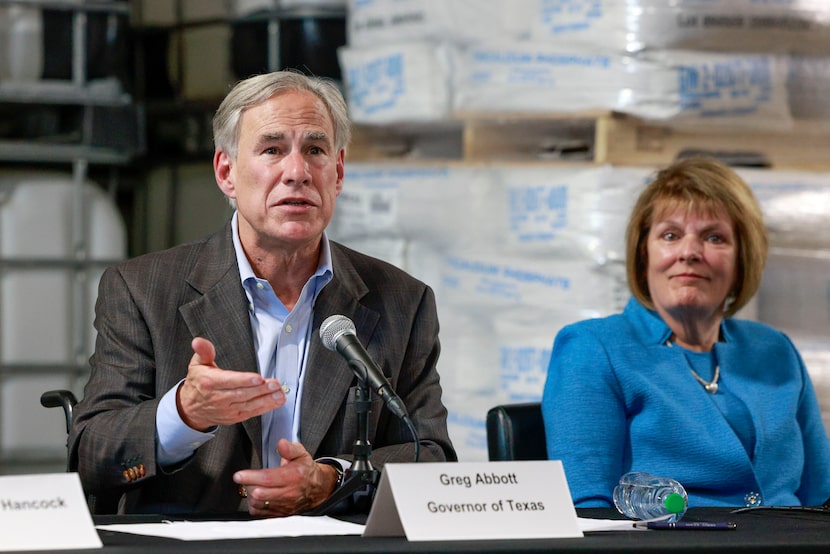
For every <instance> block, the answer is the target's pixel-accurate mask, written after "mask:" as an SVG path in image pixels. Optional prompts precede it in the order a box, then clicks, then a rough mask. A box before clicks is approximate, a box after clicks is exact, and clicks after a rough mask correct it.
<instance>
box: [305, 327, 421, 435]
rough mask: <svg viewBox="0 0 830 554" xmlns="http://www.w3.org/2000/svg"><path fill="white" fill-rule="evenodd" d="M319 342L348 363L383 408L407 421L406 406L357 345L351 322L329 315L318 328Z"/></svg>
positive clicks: (374, 364)
mask: <svg viewBox="0 0 830 554" xmlns="http://www.w3.org/2000/svg"><path fill="white" fill-rule="evenodd" d="M320 339H321V340H322V341H323V346H325V347H326V348H328V349H329V350H333V351H335V352H339V353H340V355H341V356H343V357H344V358H346V361H348V362H349V367H351V368H352V371H354V372H355V374H356V375H357V377H358V378H359V379H361V380H362V381H364V382H365V383H368V384H369V386H371V387H372V389H373V390H374V391H375V392H376V393H377V394H378V396H380V397H381V398H383V401H384V402H386V407H387V408H389V411H391V412H392V413H393V414H395V415H396V416H398V417H399V418H401V419H404V420H408V419H409V414H407V413H406V406H404V403H403V401H402V400H401V399H400V398H399V397H398V395H397V394H395V390H394V389H393V388H392V385H391V384H390V383H389V380H388V379H387V378H386V376H385V375H384V374H383V371H381V369H380V368H379V367H378V365H377V364H376V363H375V361H374V360H373V359H372V357H371V356H370V355H369V353H368V352H366V349H365V348H363V345H362V344H360V341H359V340H358V339H357V334H356V332H355V326H354V323H353V322H352V320H351V319H349V318H348V317H346V316H344V315H332V316H329V317H327V318H326V320H325V321H324V322H323V324H322V325H321V326H320Z"/></svg>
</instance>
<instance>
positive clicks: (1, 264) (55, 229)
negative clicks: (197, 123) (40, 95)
mask: <svg viewBox="0 0 830 554" xmlns="http://www.w3.org/2000/svg"><path fill="white" fill-rule="evenodd" d="M125 256H126V229H125V225H124V222H123V220H122V218H121V215H120V213H119V211H118V209H117V207H116V206H115V204H114V202H113V201H112V199H111V198H110V197H109V196H108V195H106V194H105V193H104V191H102V190H101V188H100V187H98V186H97V185H95V184H94V183H92V182H91V181H84V182H81V183H76V182H74V181H73V177H72V175H70V174H65V173H60V172H29V171H25V172H24V171H6V172H0V365H2V366H4V368H6V369H9V368H11V370H10V371H6V370H5V369H4V371H3V373H2V374H0V399H1V400H0V404H2V408H0V426H1V428H2V432H0V437H1V439H0V452H2V453H3V454H5V455H13V454H14V453H15V452H29V451H34V452H38V453H39V455H42V454H44V453H48V452H52V451H55V450H56V451H57V452H60V451H61V450H63V446H62V445H63V444H64V443H65V441H66V438H65V429H64V427H63V417H62V416H61V415H60V414H59V412H58V411H57V410H47V409H45V408H43V407H42V406H41V405H40V395H41V393H43V392H44V391H46V390H49V389H57V388H69V389H71V390H73V391H74V392H75V394H76V395H78V394H79V393H80V388H81V386H82V384H83V382H84V381H85V380H86V379H85V366H86V360H87V358H88V357H89V355H90V354H91V352H92V349H93V347H94V338H95V337H94V329H93V326H92V320H93V311H94V303H95V300H96V296H97V285H98V280H99V278H100V275H101V272H102V271H103V267H104V265H105V264H109V263H113V262H115V261H117V260H120V259H123V258H124V257H125ZM28 365H31V366H37V367H39V370H38V371H32V372H28V371H24V370H22V369H20V368H21V367H24V368H25V367H26V366H28ZM50 366H54V370H50V369H49V368H50ZM15 368H17V369H15Z"/></svg>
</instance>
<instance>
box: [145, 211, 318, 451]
mask: <svg viewBox="0 0 830 554" xmlns="http://www.w3.org/2000/svg"><path fill="white" fill-rule="evenodd" d="M237 217H238V215H237V214H236V213H234V215H233V218H232V220H231V227H232V229H233V246H234V250H235V251H236V261H237V265H238V267H239V275H240V278H241V281H242V287H243V288H244V290H245V295H246V296H247V299H248V314H249V316H250V319H251V329H252V330H253V339H254V348H255V349H256V357H257V365H258V370H259V373H260V374H261V375H262V376H263V377H265V378H276V379H277V380H279V382H280V383H281V384H282V386H283V392H285V398H286V402H285V405H284V406H282V407H281V408H278V409H276V410H272V411H270V412H268V413H265V414H263V415H262V452H263V460H262V463H263V467H279V465H280V456H279V454H277V451H276V449H277V442H279V439H280V438H287V439H288V440H291V441H297V438H298V436H299V417H297V416H298V414H299V413H300V403H301V400H302V388H303V375H304V373H305V365H306V359H307V353H308V345H309V340H310V338H311V328H312V320H313V316H314V302H315V300H316V299H317V295H318V294H319V293H320V291H321V290H323V287H325V286H326V285H327V284H328V283H329V282H330V281H331V279H332V276H333V270H332V263H331V250H330V248H329V241H328V237H327V236H326V235H325V233H324V234H323V238H322V252H321V256H320V262H319V264H318V267H317V270H316V271H315V272H314V275H312V276H311V277H310V278H309V280H308V281H307V282H306V284H305V285H304V286H303V290H302V292H301V293H300V298H299V299H298V301H297V303H296V304H295V306H294V308H293V309H292V310H291V311H288V309H287V308H286V307H285V305H283V303H282V302H281V301H280V300H279V298H277V295H276V294H275V293H274V290H273V289H272V288H271V285H270V284H269V283H268V281H267V280H265V279H260V278H258V277H256V275H254V272H253V269H252V268H251V264H250V262H249V261H248V258H247V257H246V256H245V252H244V250H243V249H242V245H241V243H240V242H239V226H238V220H237ZM177 389H178V384H177V385H176V386H175V387H173V388H172V389H171V390H170V391H168V392H167V393H166V394H165V395H164V396H163V397H162V399H161V401H160V402H159V406H158V410H157V412H156V434H157V438H158V441H157V443H156V444H157V461H158V463H159V465H161V466H168V465H172V464H175V463H177V462H180V461H182V460H184V459H186V458H188V457H190V456H191V455H193V453H194V452H195V451H196V449H197V448H199V447H200V446H201V445H202V444H204V443H205V442H207V441H208V440H210V439H211V438H213V435H214V433H213V431H214V430H209V431H208V432H204V433H203V432H200V431H196V430H194V429H191V428H190V427H188V426H187V424H185V423H184V421H182V419H181V417H180V416H179V413H178V409H177V408H176V390H177Z"/></svg>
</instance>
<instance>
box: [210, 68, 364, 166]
mask: <svg viewBox="0 0 830 554" xmlns="http://www.w3.org/2000/svg"><path fill="white" fill-rule="evenodd" d="M295 90H303V91H308V92H311V93H313V94H315V95H316V96H317V97H318V98H319V99H320V100H322V102H323V104H325V106H326V109H327V110H328V113H329V117H331V122H332V126H333V127H334V147H335V149H336V150H337V151H340V150H341V149H342V148H346V146H347V145H348V144H349V140H350V138H351V129H350V123H349V111H348V108H347V106H346V101H345V100H344V99H343V95H342V93H341V92H340V89H339V88H338V87H337V85H336V84H335V83H334V81H332V80H331V79H325V78H321V77H309V76H306V75H303V74H302V73H299V72H297V71H275V72H273V73H265V74H262V75H255V76H253V77H249V78H247V79H244V80H242V81H239V82H238V83H236V85H234V87H233V88H232V89H231V91H230V92H229V93H228V95H227V96H225V98H224V100H222V103H221V104H220V105H219V109H217V110H216V114H215V115H214V116H213V143H214V146H215V148H216V149H217V150H222V151H223V152H225V153H226V154H228V156H230V157H231V158H236V154H237V149H238V146H239V122H240V119H241V118H242V112H244V111H245V110H247V109H248V108H251V107H253V106H256V105H258V104H261V103H262V102H265V101H266V100H268V99H269V98H271V97H272V96H274V95H275V94H279V93H281V92H286V91H295Z"/></svg>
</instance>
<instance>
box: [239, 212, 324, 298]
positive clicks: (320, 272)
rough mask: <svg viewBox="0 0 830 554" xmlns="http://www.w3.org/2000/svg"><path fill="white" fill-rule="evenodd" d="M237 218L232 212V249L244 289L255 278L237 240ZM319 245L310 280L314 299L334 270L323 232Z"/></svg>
mask: <svg viewBox="0 0 830 554" xmlns="http://www.w3.org/2000/svg"><path fill="white" fill-rule="evenodd" d="M238 218H239V212H237V211H234V212H233V217H232V218H231V236H232V237H233V249H234V252H235V253H236V265H237V266H238V267H239V278H240V280H241V281H242V285H243V287H244V286H245V282H246V281H248V280H250V279H254V280H255V279H256V278H257V277H256V275H255V274H254V270H253V268H252V267H251V262H249V261H248V257H247V256H246V255H245V251H244V250H243V249H242V242H240V240H239V221H238ZM320 244H321V249H320V260H319V262H318V265H317V271H315V272H314V275H312V276H311V279H314V282H315V288H314V298H317V294H318V293H319V292H320V291H321V290H322V289H323V287H324V286H326V285H327V284H328V283H329V281H331V279H332V276H333V275H334V270H333V269H332V264H331V246H330V244H329V237H328V235H327V234H326V232H325V231H323V237H322V239H321V242H320Z"/></svg>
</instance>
